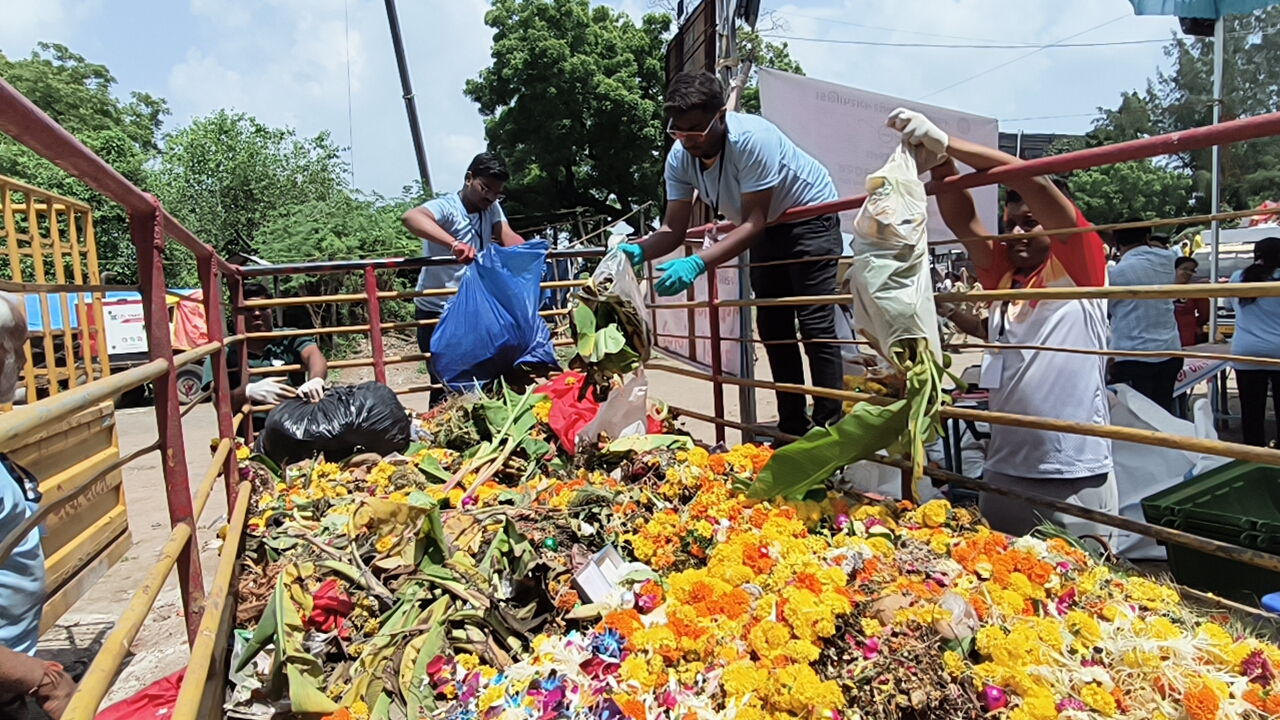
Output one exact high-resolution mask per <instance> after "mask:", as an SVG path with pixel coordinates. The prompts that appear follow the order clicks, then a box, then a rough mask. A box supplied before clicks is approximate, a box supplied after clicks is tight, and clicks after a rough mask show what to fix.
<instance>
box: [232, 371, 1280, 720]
mask: <svg viewBox="0 0 1280 720" xmlns="http://www.w3.org/2000/svg"><path fill="white" fill-rule="evenodd" d="M550 412H551V407H550V406H549V401H548V400H547V399H546V398H545V397H543V396H539V395H531V394H528V393H526V394H525V395H523V396H521V395H517V394H515V393H511V392H507V393H505V394H504V395H503V396H502V397H499V398H496V399H495V398H471V399H458V400H451V401H449V402H448V403H446V404H445V405H444V406H442V407H440V408H439V409H437V410H435V411H433V412H432V413H431V414H429V415H425V416H420V417H418V418H417V419H416V421H415V428H416V434H417V436H418V438H419V440H420V441H419V442H417V443H415V444H414V445H413V446H411V447H410V448H409V449H408V450H407V451H406V452H405V453H404V454H403V455H393V456H390V457H385V458H379V457H360V456H357V457H355V458H351V459H349V460H347V461H345V462H344V463H342V464H338V463H335V462H330V461H327V460H324V459H316V460H315V461H312V462H306V463H301V464H298V465H295V466H291V467H288V468H284V469H283V470H282V469H278V468H274V467H272V466H270V464H269V463H268V462H266V461H263V460H262V459H261V458H258V457H248V456H247V453H244V452H243V451H242V458H243V459H244V462H243V463H242V466H243V467H244V468H245V470H244V471H243V472H244V474H245V475H246V476H248V477H250V478H251V479H252V480H253V483H254V490H253V493H254V496H253V498H252V504H251V506H250V508H251V510H250V512H251V515H252V517H251V519H250V520H249V537H248V538H247V540H246V547H245V550H244V555H243V557H244V560H243V564H242V567H241V573H240V579H239V583H240V585H239V588H238V589H239V606H238V607H239V610H238V614H237V630H236V634H235V638H234V649H233V652H232V658H231V664H230V671H231V675H230V677H231V684H230V686H229V689H228V698H227V705H226V713H227V717H232V718H267V717H293V716H300V717H310V718H316V717H324V718H329V719H331V720H365V719H366V718H377V719H382V718H387V719H392V718H409V719H416V718H428V717H430V718H441V719H444V720H498V719H501V720H517V719H525V718H529V719H535V720H549V719H550V718H575V719H578V718H581V719H583V720H586V719H592V720H659V719H662V720H713V719H718V718H724V719H725V720H766V719H767V720H792V719H797V720H800V719H803V720H811V719H812V720H816V719H821V720H857V719H859V718H867V719H872V718H875V719H881V718H883V719H888V718H979V717H983V718H1007V719H1008V720H1053V719H1055V718H1059V719H1062V720H1084V719H1086V718H1090V719H1092V718H1145V719H1151V720H1182V719H1184V718H1189V719H1190V720H1212V719H1214V718H1262V717H1269V716H1275V715H1277V714H1280V684H1277V680H1276V669H1277V668H1278V667H1280V648H1277V646H1276V645H1274V644H1272V642H1270V641H1267V640H1264V639H1262V637H1261V635H1259V634H1258V633H1261V630H1258V629H1256V628H1252V627H1249V626H1245V625H1242V624H1240V623H1239V622H1237V621H1235V620H1232V619H1230V618H1227V617H1222V616H1213V615H1208V614H1205V613H1203V612H1201V611H1195V610H1192V609H1190V608H1188V607H1186V606H1184V605H1183V604H1182V603H1181V602H1180V599H1179V597H1178V595H1177V594H1176V592H1175V591H1174V590H1173V589H1172V588H1170V587H1169V586H1167V585H1164V584H1161V583H1158V582H1155V581H1152V580H1149V579H1146V578H1144V577H1141V576H1137V575H1128V574H1125V573H1123V572H1122V571H1120V570H1118V569H1115V568H1112V567H1110V566H1108V565H1105V564H1101V563H1100V562H1098V561H1096V560H1095V559H1094V558H1093V557H1091V556H1090V555H1089V554H1087V553H1086V551H1085V550H1083V549H1081V548H1080V547H1079V546H1077V545H1075V544H1073V543H1072V541H1070V540H1069V539H1064V538H1062V537H1046V538H1038V537H1026V538H1016V539H1014V538H1008V537H1006V536H1004V535H1001V534H998V533H993V532H991V531H990V530H989V529H987V527H986V526H985V525H984V524H983V523H982V521H981V520H980V519H979V518H978V517H977V516H976V514H975V513H974V512H973V511H971V510H968V509H965V508H961V507H952V506H950V505H949V504H948V503H947V502H945V501H940V500H935V501H931V502H929V503H927V504H925V505H923V506H919V507H915V506H912V505H910V504H908V503H898V504H895V503H892V502H887V501H880V500H875V499H871V498H857V499H847V498H844V497H840V496H835V495H828V494H827V493H826V491H824V490H818V491H815V492H814V493H812V494H811V495H810V496H809V498H808V499H806V500H804V501H794V502H783V501H780V500H773V501H755V500H748V499H747V497H746V494H745V493H744V492H743V489H744V488H745V487H746V486H748V485H749V484H750V483H751V482H752V481H753V479H754V477H755V476H756V474H757V473H759V471H760V470H761V469H762V468H763V467H764V465H765V464H766V463H767V462H768V461H769V458H770V450H769V449H767V448H764V447H758V446H753V445H742V446H737V447H733V448H731V449H724V448H719V450H722V451H720V452H714V451H713V452H708V450H706V449H704V448H700V447H696V446H695V445H694V444H693V443H692V442H691V441H690V440H689V438H688V437H687V436H681V435H679V434H675V433H674V432H672V431H671V429H670V428H668V429H667V430H668V434H659V435H646V436H638V437H632V438H623V439H622V440H615V441H609V439H608V438H601V440H600V442H599V443H597V446H596V447H594V448H589V449H588V451H583V450H582V449H581V448H579V449H578V452H577V453H576V454H574V455H572V456H570V455H568V454H567V453H566V452H564V451H563V450H557V449H556V446H555V445H554V444H552V442H550V440H551V439H552V438H551V434H550V430H549V427H548V425H547V418H548V417H549V414H550ZM513 433H516V434H513ZM601 551H604V553H603V554H605V555H608V554H609V553H611V552H612V551H616V554H617V555H616V557H617V558H619V559H620V561H621V562H620V564H617V563H615V567H613V568H612V576H611V577H612V579H611V580H610V581H609V582H608V583H605V584H604V586H603V587H604V590H603V591H602V590H601V587H602V586H601V585H600V584H599V583H590V582H587V581H586V580H585V579H584V578H586V577H587V575H589V574H590V573H589V572H588V571H590V570H591V569H592V567H593V566H595V564H596V563H597V562H598V560H599V558H600V557H601V554H602V552H601ZM584 573H585V574H584ZM575 575H577V576H578V577H577V580H576V581H575ZM588 587H590V588H591V590H590V592H591V594H592V596H591V597H586V596H585V595H584V593H587V592H588Z"/></svg>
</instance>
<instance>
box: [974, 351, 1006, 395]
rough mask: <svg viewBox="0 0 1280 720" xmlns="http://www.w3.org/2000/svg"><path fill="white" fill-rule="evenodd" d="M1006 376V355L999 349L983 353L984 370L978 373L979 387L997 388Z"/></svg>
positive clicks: (986, 388) (984, 388)
mask: <svg viewBox="0 0 1280 720" xmlns="http://www.w3.org/2000/svg"><path fill="white" fill-rule="evenodd" d="M1003 376H1004V356H1003V355H1001V354H1000V351H999V350H996V351H994V352H985V353H983V354H982V371H981V372H980V373H979V374H978V387H980V388H982V389H983V390H995V389H997V388H999V387H1000V380H1001V378H1002V377H1003Z"/></svg>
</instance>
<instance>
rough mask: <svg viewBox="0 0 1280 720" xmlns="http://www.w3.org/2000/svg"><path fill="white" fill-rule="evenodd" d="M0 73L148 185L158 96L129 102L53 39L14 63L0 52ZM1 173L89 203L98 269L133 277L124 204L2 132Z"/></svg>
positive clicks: (162, 111) (160, 108) (107, 77)
mask: <svg viewBox="0 0 1280 720" xmlns="http://www.w3.org/2000/svg"><path fill="white" fill-rule="evenodd" d="M0 77H3V78H4V79H5V80H6V81H7V82H8V83H9V84H10V85H13V86H14V88H15V89H17V90H18V92H20V93H22V94H23V95H24V96H26V97H27V98H28V99H30V100H31V101H32V102H33V103H35V104H36V105H37V106H38V107H39V108H40V109H41V110H44V111H45V112H46V113H48V114H49V116H50V117H52V118H53V119H54V120H55V121H57V122H58V123H59V124H60V125H62V127H64V128H66V130H67V131H68V132H70V133H71V134H72V135H75V136H76V138H78V139H79V140H80V141H81V142H83V143H84V144H85V145H86V146H87V147H88V148H89V149H90V150H92V151H94V152H95V153H97V155H98V156H99V157H101V158H102V159H103V160H106V161H107V162H108V163H110V164H111V166H112V167H114V168H115V169H116V170H118V171H119V172H120V173H121V174H122V175H124V176H125V177H126V178H128V179H129V180H130V181H131V182H133V183H134V184H135V185H139V186H141V187H143V188H144V189H145V188H147V187H148V184H149V182H148V181H149V173H148V169H147V168H148V164H149V163H150V162H151V161H152V160H153V159H154V158H155V156H156V153H157V152H158V149H159V137H160V128H161V126H162V123H163V121H164V117H165V116H166V115H168V114H169V109H168V106H167V105H166V104H165V101H164V100H163V99H160V98H157V97H154V96H152V95H149V94H147V93H140V92H133V93H130V95H129V99H128V100H122V99H120V98H118V97H116V96H115V95H114V94H113V90H114V88H115V86H116V79H115V77H114V76H113V75H112V74H111V73H110V71H109V70H108V69H107V68H106V66H104V65H100V64H97V63H92V62H89V61H88V60H86V59H85V58H84V57H83V56H81V55H78V54H76V53H74V52H72V51H71V50H70V49H68V48H67V47H66V46H64V45H58V44H55V43H40V44H39V45H38V46H37V49H36V50H35V51H33V52H32V53H31V55H30V56H28V57H25V58H20V59H17V60H10V59H8V58H7V57H5V56H4V55H3V54H0ZM0 175H7V176H10V177H13V178H15V179H18V180H21V181H23V182H26V183H28V184H31V185H35V186H36V187H40V188H43V189H46V190H49V191H51V192H53V193H56V194H59V195H64V196H67V197H71V198H75V199H77V200H81V201H83V202H85V203H87V204H89V206H90V207H92V208H93V216H94V231H95V237H96V240H97V245H98V257H99V266H100V268H101V269H102V270H103V271H110V272H112V273H113V274H114V281H117V282H136V281H137V270H138V268H137V261H136V259H135V255H134V248H133V244H132V242H131V241H130V240H129V228H128V219H127V217H126V215H125V212H124V210H123V208H121V207H120V206H119V205H116V204H115V203H114V202H112V201H110V200H107V199H106V198H105V197H103V196H102V195H100V194H98V193H97V192H95V191H93V190H92V189H90V188H89V187H88V186H87V185H85V184H84V183H82V182H80V181H79V180H76V179H75V178H73V177H71V176H70V175H68V174H67V173H65V172H64V171H63V170H61V169H60V168H58V167H57V166H55V165H54V164H53V163H51V162H49V161H47V160H45V159H43V158H41V157H40V156H38V155H36V154H35V153H34V152H32V151H30V150H28V149H27V148H25V147H23V146H22V145H19V144H18V143H17V142H15V141H13V140H11V139H10V138H8V137H5V136H0ZM7 270H8V268H7V267H6V268H5V272H6V273H7Z"/></svg>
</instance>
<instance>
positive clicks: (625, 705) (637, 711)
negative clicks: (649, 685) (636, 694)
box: [613, 695, 649, 720]
mask: <svg viewBox="0 0 1280 720" xmlns="http://www.w3.org/2000/svg"><path fill="white" fill-rule="evenodd" d="M613 701H614V702H615V703H617V704H618V709H619V710H621V711H622V714H623V715H626V716H627V717H628V718H630V720H649V716H648V715H647V714H646V713H645V711H644V703H642V702H640V701H639V700H637V699H635V698H633V697H629V696H627V695H614V696H613Z"/></svg>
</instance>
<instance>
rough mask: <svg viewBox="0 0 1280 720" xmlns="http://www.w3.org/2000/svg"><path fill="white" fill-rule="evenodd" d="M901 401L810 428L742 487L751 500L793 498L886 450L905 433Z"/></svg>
mask: <svg viewBox="0 0 1280 720" xmlns="http://www.w3.org/2000/svg"><path fill="white" fill-rule="evenodd" d="M909 419H910V406H909V405H908V403H907V401H906V400H899V401H898V402H896V403H894V404H892V405H889V406H887V407H884V406H880V405H872V404H871V403H867V402H862V403H858V404H857V405H854V406H853V411H852V412H850V413H849V414H848V415H846V416H845V417H844V418H842V419H841V420H840V422H838V423H836V424H834V425H832V426H830V427H827V428H814V429H812V430H810V431H809V432H808V433H807V434H806V435H805V436H804V437H803V438H800V439H799V440H797V441H795V442H793V443H791V444H790V445H787V446H785V447H783V448H781V449H779V450H778V451H777V452H775V453H774V454H773V456H772V457H771V458H769V462H768V463H766V464H765V466H764V468H763V469H761V470H760V474H759V475H757V476H756V480H755V482H754V483H752V484H751V486H750V488H748V491H747V496H748V497H752V498H760V499H764V498H773V497H779V496H781V497H783V498H799V497H802V496H803V495H804V494H805V493H806V492H808V491H809V490H810V489H812V488H815V487H820V486H821V485H822V484H823V483H825V482H826V481H827V479H828V478H830V477H831V475H832V473H834V472H835V471H836V470H838V469H839V468H842V467H844V466H845V465H848V464H849V463H853V462H857V461H859V460H865V459H867V458H869V457H871V456H872V455H875V454H876V453H877V452H879V451H881V450H883V449H885V448H887V447H889V445H890V444H892V443H893V442H894V441H895V440H897V439H898V438H899V437H900V436H901V435H902V434H903V433H904V432H906V430H907V423H908V421H909Z"/></svg>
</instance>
